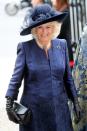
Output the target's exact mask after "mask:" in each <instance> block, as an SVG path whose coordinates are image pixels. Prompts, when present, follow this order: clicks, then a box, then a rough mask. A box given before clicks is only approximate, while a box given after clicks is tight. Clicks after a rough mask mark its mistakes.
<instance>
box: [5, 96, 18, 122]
mask: <svg viewBox="0 0 87 131" xmlns="http://www.w3.org/2000/svg"><path fill="white" fill-rule="evenodd" d="M6 99H7V101H6V111H7V115H8V118H9V120H10V121H13V122H15V123H19V118H18V116H17V115H16V113H15V111H14V110H13V103H14V100H13V99H12V98H10V97H7V98H6Z"/></svg>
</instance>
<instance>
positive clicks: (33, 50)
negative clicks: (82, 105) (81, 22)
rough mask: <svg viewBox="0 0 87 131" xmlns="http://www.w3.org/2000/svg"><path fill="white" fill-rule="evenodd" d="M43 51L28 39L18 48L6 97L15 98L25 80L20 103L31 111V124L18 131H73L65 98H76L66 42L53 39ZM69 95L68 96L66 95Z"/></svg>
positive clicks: (33, 41) (21, 127)
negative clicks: (49, 45)
mask: <svg viewBox="0 0 87 131" xmlns="http://www.w3.org/2000/svg"><path fill="white" fill-rule="evenodd" d="M51 43H52V46H51V48H50V49H49V50H48V59H47V56H46V54H45V51H44V50H43V49H41V48H40V47H39V46H38V45H37V44H36V42H35V40H31V41H28V42H23V43H20V44H19V45H18V49H17V59H16V63H15V69H14V73H13V75H12V78H11V80H10V84H9V88H8V90H7V93H6V96H10V97H12V98H14V99H15V100H16V99H17V96H18V92H19V87H20V86H21V82H22V79H23V78H24V90H23V94H22V97H21V103H22V104H23V105H25V106H27V107H28V106H29V107H30V108H31V110H32V114H33V117H32V121H31V122H30V123H29V124H28V125H26V126H20V131H73V128H72V123H71V118H70V112H69V108H68V104H67V101H68V97H69V98H70V99H71V100H72V101H73V100H74V98H75V97H77V94H76V89H75V85H74V83H73V79H72V75H71V71H70V67H69V60H68V53H67V44H66V41H65V40H63V39H62V40H60V39H55V40H52V41H51ZM67 93H68V95H67Z"/></svg>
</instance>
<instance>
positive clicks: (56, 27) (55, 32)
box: [31, 21, 62, 39]
mask: <svg viewBox="0 0 87 131" xmlns="http://www.w3.org/2000/svg"><path fill="white" fill-rule="evenodd" d="M49 23H50V25H52V26H53V33H52V38H51V39H54V38H56V37H57V36H58V35H59V33H60V29H61V24H62V23H60V22H57V21H52V22H49ZM31 34H32V35H33V37H34V38H35V39H37V33H36V28H35V27H34V28H32V30H31Z"/></svg>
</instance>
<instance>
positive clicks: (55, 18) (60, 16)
mask: <svg viewBox="0 0 87 131" xmlns="http://www.w3.org/2000/svg"><path fill="white" fill-rule="evenodd" d="M66 15H67V13H66V12H65V13H60V14H58V15H56V16H53V17H51V18H48V19H45V20H43V21H37V22H35V23H32V25H31V26H29V27H27V28H25V29H23V30H22V31H21V32H20V35H28V34H31V30H32V29H33V28H35V27H37V26H40V25H42V24H45V23H48V22H52V21H58V22H62V21H63V20H64V18H65V16H66Z"/></svg>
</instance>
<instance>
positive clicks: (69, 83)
mask: <svg viewBox="0 0 87 131" xmlns="http://www.w3.org/2000/svg"><path fill="white" fill-rule="evenodd" d="M65 63H66V64H65V73H64V84H65V89H66V92H67V95H68V98H69V99H70V100H72V101H73V102H74V100H75V99H76V98H77V91H76V87H75V84H74V80H73V77H72V73H71V69H70V66H69V56H68V49H67V42H65Z"/></svg>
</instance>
